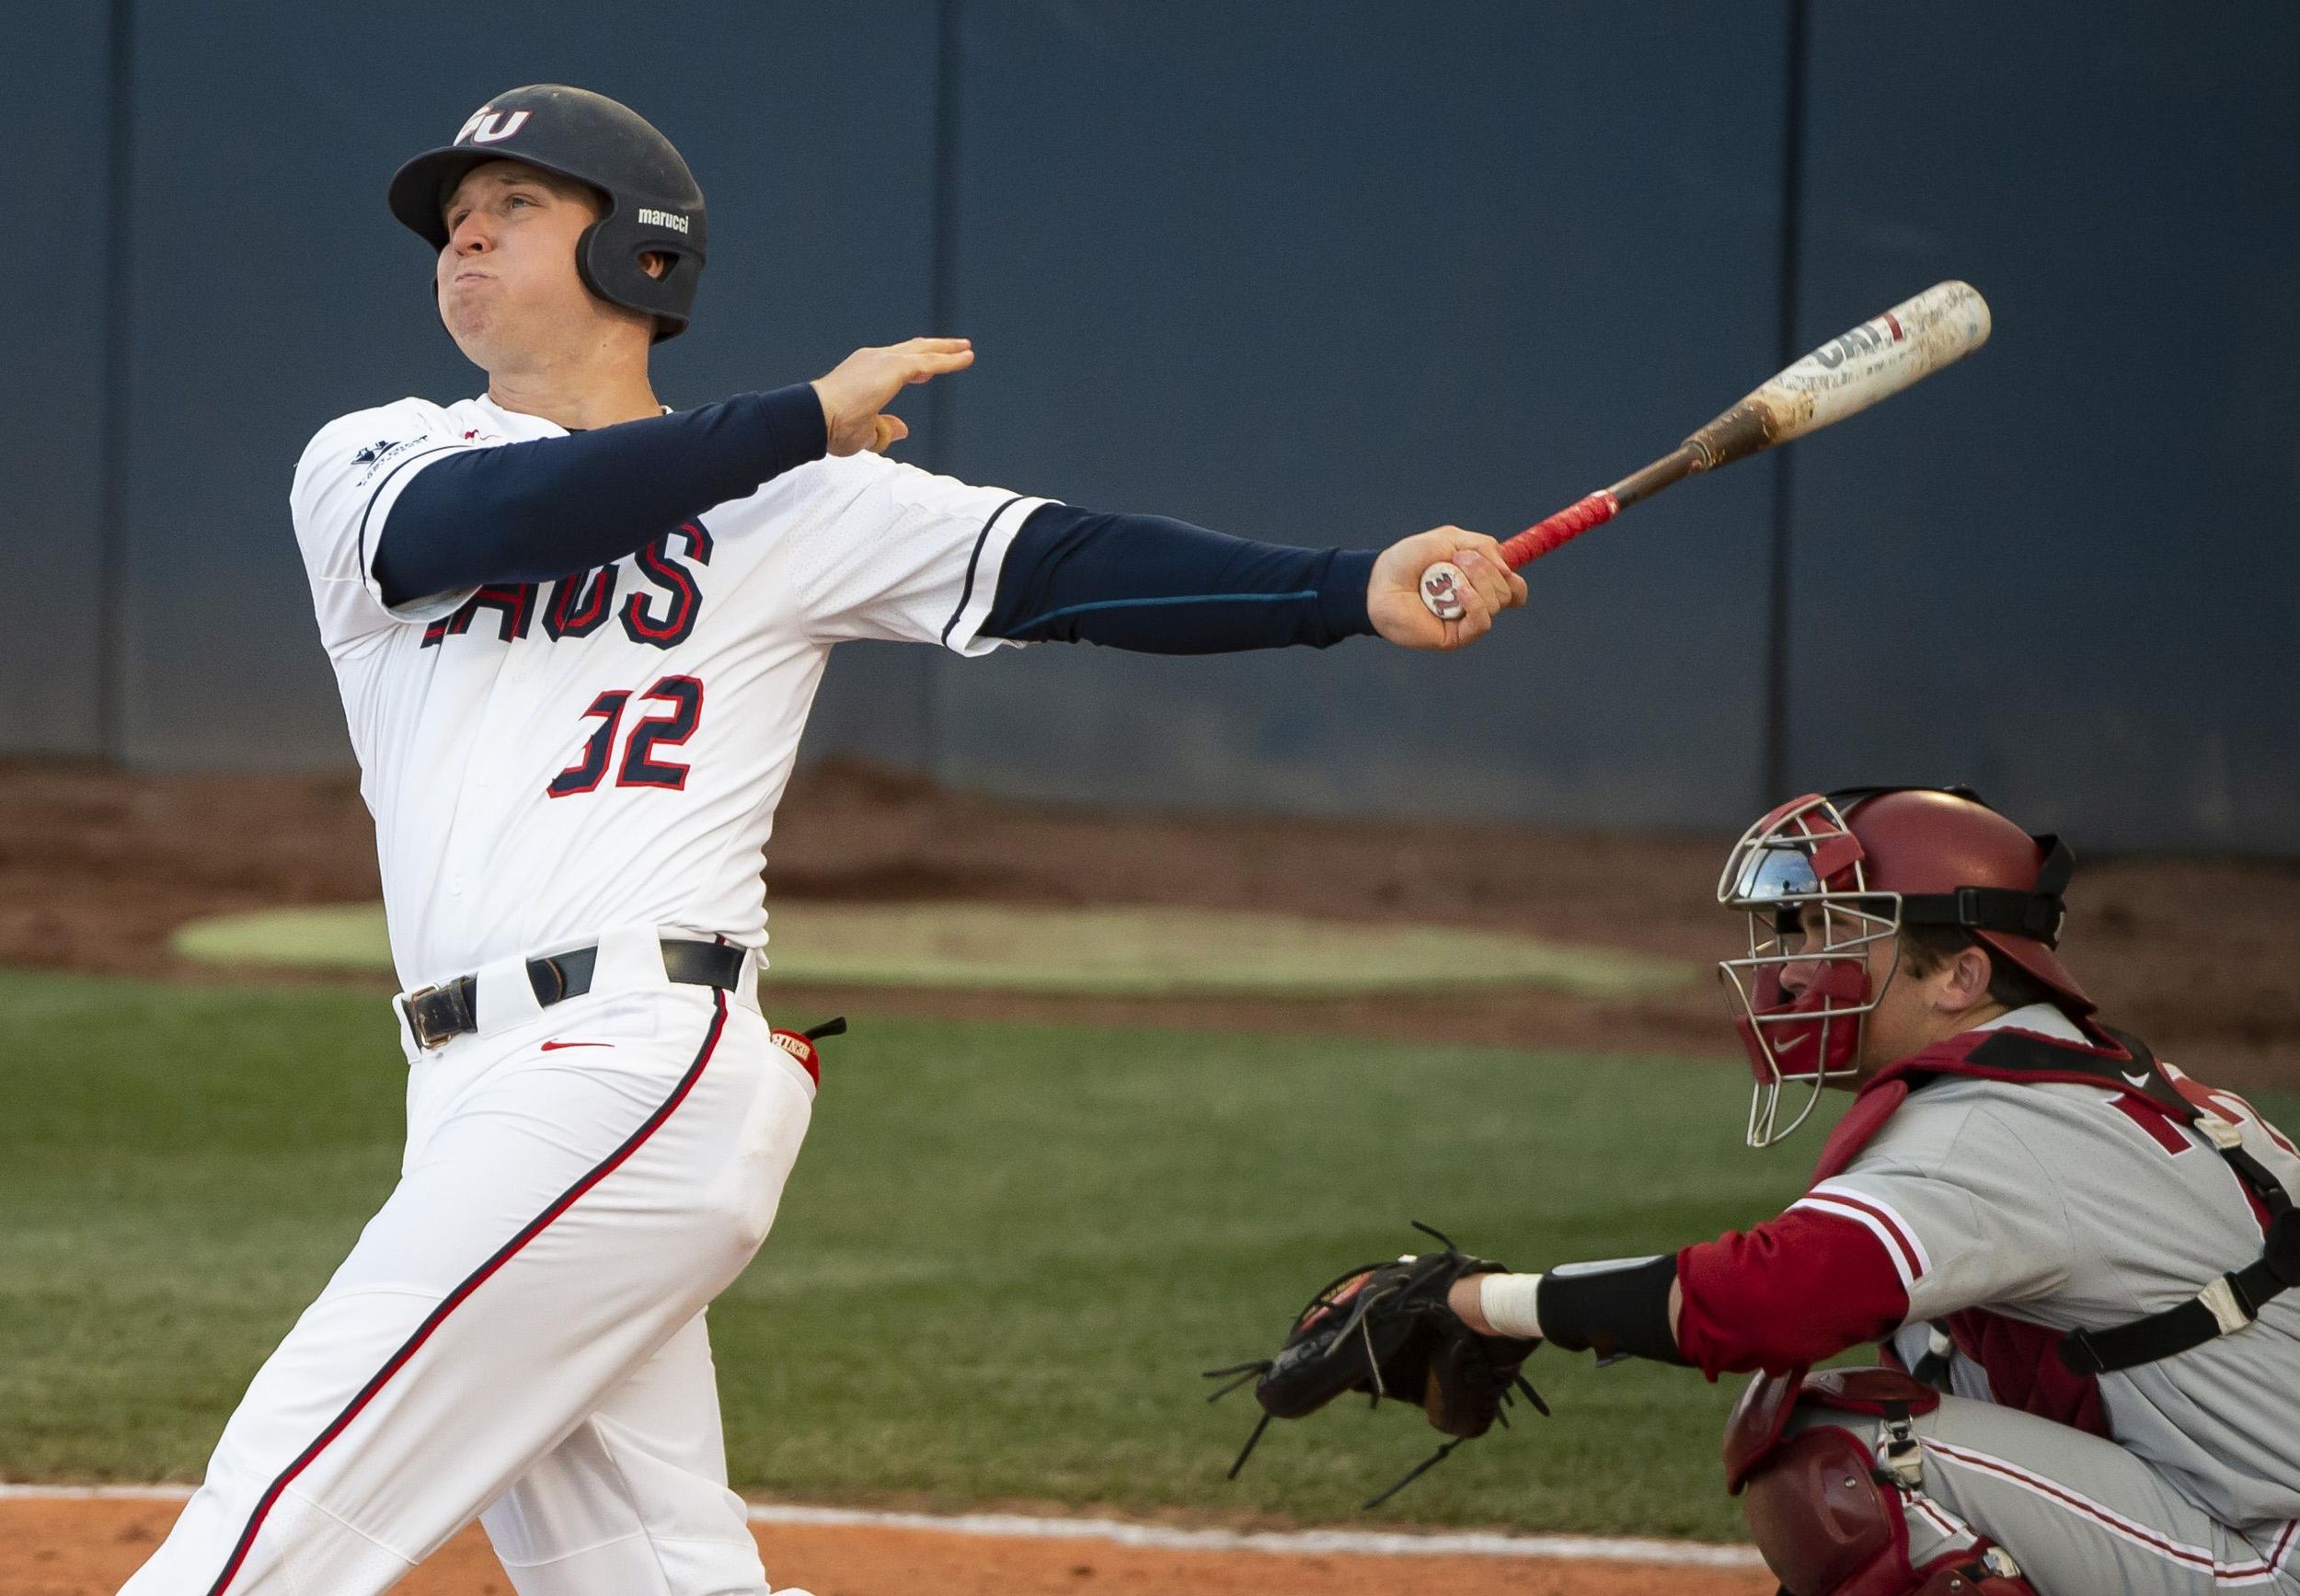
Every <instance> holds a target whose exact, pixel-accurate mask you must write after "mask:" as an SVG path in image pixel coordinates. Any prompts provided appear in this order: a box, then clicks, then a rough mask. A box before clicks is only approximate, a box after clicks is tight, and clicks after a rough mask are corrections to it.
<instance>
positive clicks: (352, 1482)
mask: <svg viewBox="0 0 2300 1596" xmlns="http://www.w3.org/2000/svg"><path fill="white" fill-rule="evenodd" d="M390 204H391V209H392V211H393V212H394V213H395V214H396V215H397V217H398V218H399V219H400V220H401V221H402V222H404V223H405V224H407V225H408V227H410V228H412V229H413V230H414V231H415V232H416V233H418V234H419V235H421V236H422V237H423V238H424V239H425V240H426V241H427V242H428V243H429V245H430V246H431V247H432V248H433V249H434V250H435V251H436V252H437V269H436V275H435V287H436V293H437V297H438V304H439V310H440V315H441V317H442V319H443V321H444V322H445V324H446V326H447V328H448V330H449V332H450V333H451V334H452V335H453V336H454V339H455V341H456V343H457V345H458V347H459V348H461V350H463V351H464V353H465V354H466V356H468V357H469V358H470V359H471V360H472V361H473V362H475V363H476V364H477V365H478V366H480V367H481V368H482V369H484V370H485V371H486V373H487V374H488V385H487V392H486V393H485V394H484V395H483V396H479V397H476V398H469V399H463V400H459V401H456V402H454V403H452V404H446V405H440V404H434V403H431V402H430V401H428V400H422V399H413V398H410V399H402V400H399V401H397V402H396V403H392V404H387V405H383V406H380V407H378V408H374V409H368V410H362V411H359V412H358V413H356V414H353V415H349V416H346V417H343V418H341V419H339V420H336V421H332V422H330V423H329V424H328V425H327V426H326V427H323V428H322V429H320V431H319V432H318V434H317V435H316V437H315V438H314V439H313V440H312V442H311V443H310V445H309V447H308V448H307V449H306V450H305V453H304V455H303V458H302V460H301V461H300V462H299V464H298V465H297V466H296V470H295V477H294V484H293V491H292V494H291V506H292V510H293V520H294V527H295V534H296V539H297V542H298V544H299V545H300V546H301V549H302V553H303V557H304V561H305V567H306V568H307V571H308V574H309V577H310V580H311V590H312V597H313V603H314V606H315V608H316V612H317V616H318V622H319V632H320V637H321V641H322V642H323V643H324V644H325V646H326V648H327V651H328V659H329V660H330V661H331V663H332V664H333V666H334V669H335V672H336V675H337V679H338V682H339V686H340V688H341V691H342V696H343V704H344V712H345V717H346V719H347V721H348V723H349V726H350V730H351V741H352V744H353V747H354V749H355V750H356V752H357V753H358V756H359V761H360V767H361V772H362V793H363V794H364V796H365V798H366V800H367V804H368V807H369V808H370V809H371V810H372V811H373V812H374V819H375V827H376V837H377V849H378V852H379V854H380V855H381V861H382V870H383V882H384V892H385V905H386V908H387V911H388V913H389V918H390V925H391V940H392V952H393V957H394V959H395V961H396V963H397V970H398V972H399V976H400V979H401V980H402V981H403V982H404V983H405V985H406V987H407V991H406V992H405V993H403V994H402V996H401V997H399V998H398V999H397V1002H396V1004H395V1012H396V1013H397V1017H398V1023H399V1027H400V1033H401V1039H402V1042H403V1044H404V1047H405V1050H406V1052H407V1056H408V1064H409V1073H408V1135H407V1153H406V1158H405V1162H404V1165H403V1170H402V1177H401V1180H400V1182H399V1184H398V1186H397V1188H396V1189H395V1190H394V1191H393V1193H392V1195H391V1197H390V1199H389V1200H387V1201H386V1202H385V1205H384V1207H383V1209H382V1210H381V1211H379V1212H378V1213H377V1214H376V1215H375V1217H374V1220H373V1221H372V1222H371V1223H369V1224H368V1226H367V1227H366V1229H365V1231H364V1232H363V1233H362V1234H361V1236H360V1239H359V1241H358V1243H357V1245H356V1246H354V1247H353V1249H352V1251H351V1256H350V1257H347V1258H346V1259H345V1260H344V1262H343V1265H342V1267H341V1268H340V1269H338V1270H337V1272H336V1274H335V1276H334V1278H333V1279H332V1280H330V1281H329V1282H328V1286H327V1288H326V1290H325V1291H324V1292H322V1293H321V1294H320V1296H319V1298H318V1300H317V1301H316V1302H315V1303H313V1304H312V1305H311V1307H310V1308H309V1309H308V1310H307V1311H306V1312H305V1314H304V1315H303V1317H302V1318H301V1319H300V1320H299V1321H298V1322H297V1323H296V1325H295V1326H294V1328H293V1330H292V1331H291V1332H290V1333H289V1335H288V1337H287V1338H286V1339H285V1341H283V1342H282V1344H281V1346H280V1348H279V1349H278V1351H277V1352H275V1353H274V1354H273V1355H272V1357H271V1358H270V1360H269V1361H267V1362H266V1363H265V1364H264V1366H263V1368H262V1369H261V1371H260V1372H259V1373H258V1374H257V1376H256V1378H255V1380H254V1383H253V1384H251V1385H250V1387H249V1388H248V1391H247V1395H246V1397H245V1398H244V1399H243V1401H242V1402H241V1404H240V1407H239V1408H238V1410H237V1411H236V1413H235V1414H234V1415H233V1417H232V1418H231V1420H230V1423H229V1424H228V1426H227V1427H226V1428H225V1430H224V1436H223V1438H222V1440H221V1441H220V1442H219V1444H218V1445H217V1448H216V1451H215V1453H214V1456H213V1459H212V1460H211V1461H210V1464H209V1467H208V1472H207V1475H206V1478H205V1481H204V1483H203V1484H202V1485H201V1487H200V1489H199V1491H198V1492H197V1494H196V1495H195V1496H194V1497H193V1498H192V1499H191V1501H190V1504H189V1505H188V1506H187V1507H186V1509H185V1510H184V1512H183V1515H182V1517H181V1519H180V1520H179V1521H178V1523H177V1525H176V1527H175V1529H174V1531H173V1533H171V1534H170V1535H169V1536H168V1538H167V1542H166V1543H165V1544H163V1545H162V1546H161V1547H160V1548H159V1550H158V1551H157V1552H156V1553H155V1555H154V1556H153V1557H152V1559H151V1560H150V1562H149V1563H147V1564H146V1565H145V1567H144V1568H143V1570H142V1571H141V1572H139V1573H138V1574H137V1575H136V1576H135V1578H134V1579H132V1580H131V1581H130V1582H129V1584H128V1585H127V1587H126V1590H127V1591H129V1592H132V1596H201V1593H204V1596H224V1593H226V1592H229V1593H231V1596H270V1593H272V1592H279V1593H282V1596H286V1593H289V1592H294V1593H298V1596H362V1593H366V1592H374V1591H380V1590H385V1588H386V1587H388V1586H390V1585H391V1584H392V1583H393V1582H394V1581H396V1580H397V1579H399V1577H400V1576H401V1575H403V1574H405V1573H406V1572H407V1570H408V1568H409V1567H411V1566H413V1565H414V1564H415V1563H417V1562H418V1561H420V1559H421V1558H423V1557H424V1556H427V1555H428V1554H429V1553H431V1551H432V1549H433V1548H435V1547H437V1546H438V1545H439V1544H441V1543H442V1542H443V1541H444V1540H445V1539H446V1538H447V1537H448V1536H449V1535H451V1534H452V1533H454V1532H455V1531H456V1530H457V1529H459V1528H460V1527H461V1526H462V1525H464V1524H466V1523H467V1522H468V1521H470V1520H471V1519H472V1518H473V1517H474V1516H475V1515H477V1516H478V1517H479V1518H480V1519H481V1520H482V1521H483V1522H484V1523H485V1525H486V1527H487V1531H488V1533H489V1536H490V1538H491V1539H492V1541H493V1543H494V1544H495V1547H496V1549H497V1551H498V1552H499V1553H500V1556H501V1558H502V1561H503V1563H504V1566H505V1567H506V1568H507V1569H508V1570H509V1572H510V1575H511V1578H512V1581H513V1583H514V1584H515V1585H516V1586H517V1588H518V1589H519V1590H520V1591H521V1592H523V1596H650V1593H656V1596H738V1593H739V1596H753V1593H756V1592H763V1591H765V1590H766V1589H767V1585H766V1581H765V1575H764V1573H763V1571H762V1569H761V1567H760V1564H759V1559H758V1556H757V1554H756V1551H755V1548H754V1545H753V1542H752V1539H751V1536H750V1534H749V1533H748V1530H747V1527H746V1525H745V1521H744V1517H743V1510H742V1502H741V1501H740V1500H739V1499H738V1498H735V1497H734V1496H733V1495H731V1494H730V1492H729V1490H728V1489H727V1486H726V1477H725V1465H724V1460H723V1453H722V1449H721V1445H720V1438H719V1407H718V1398H717V1393H716V1388H715V1385H714V1382H713V1376H712V1369H711V1357H710V1349H709V1344H708V1341H707V1337H706V1333H705V1326H704V1309H705V1307H706V1305H707V1303H709V1302H710V1301H711V1299H712V1298H713V1297H714V1296H716V1295H717V1294H718V1293H719V1292H720V1291H721V1290H722V1289H723V1288H725V1287H726V1286H727V1284H728V1283H729V1282H730V1281H731V1280H733V1279H734V1278H735V1276H736V1275H737V1273H738V1272H739V1271H741V1269H742V1268H743V1266H744V1265H745V1264H746V1263H748V1262H749V1261H750V1258H751V1257H752V1255H753V1252H754V1251H755V1250H756V1249H757V1247H758V1246H759V1244H760V1242H761V1240H762V1239H763V1238H764V1237H765V1234H766V1232H767V1228H768V1226H769V1224H770V1223H772V1221H773V1219H774V1216H775V1211H776V1203H777V1200H778V1198H779V1196H780V1193H781V1191H782V1188H783V1183H784V1179H785V1177H786V1176H787V1175H788V1173H789V1170H790V1168H791V1165H792V1161H793V1159H794V1158H795V1157H796V1156H797V1154H798V1151H799V1142H800V1140H801V1139H802V1137H803V1136H804V1134H805V1132H806V1128H807V1122H808V1117H809V1114H810V1111H811V1102H812V1099H813V1097H814V1093H815V1089H816V1085H817V1074H818V1072H817V1069H816V1062H815V1059H814V1056H813V1051H812V1049H811V1046H810V1045H809V1043H808V1042H807V1041H806V1040H805V1039H803V1038H800V1037H797V1036H793V1035H791V1034H789V1033H788V1032H771V1031H770V1028H769V1027H768V1025H767V1022H766V1021H765V1019H764V1018H763V1017H762V1016H761V1014H760V1011H759V1006H758V1000H757V997H756V994H755V982H754V978H755V976H756V973H757V970H758V969H759V968H760V966H761V964H762V962H763V959H762V954H763V950H764V948H765V942H766V921H765V904H764V890H763V887H762V883H761V878H760V872H761V867H762V863H763V850H764V848H765V844H766V841H767V838H768V834H769V832H770V829H771V827H772V822H773V818H774V812H775V805H776V798H778V797H779V795H780V794H781V792H782V790H783V787H784V784H785V782H786V780H787V779H788V776H789V774H790V770H791V764H792V760H793V757H794V754H795V752H796V750H797V748H798V744H799V732H800V729H802V727H803V726H804V724H805V721H806V715H807V708H808V705H809V703H810V702H811V700H812V698H813V696H814V692H815V688H816V685H817V683H819V682H820V681H821V680H822V670H823V665H824V662H825V660H827V659H828V657H829V654H830V651H831V649H832V647H833V646H834V645H835V644H837V643H839V642H842V641H845V640H846V639H848V638H857V637H875V638H891V639H901V640H906V641H913V642H921V643H936V644H939V645H941V646H942V647H944V648H947V649H951V650H953V651H954V652H956V653H959V654H961V655H967V656H975V655H981V654H984V653H987V652H989V651H990V650H992V649H996V648H999V647H1001V646H1006V645H1014V644H1019V643H1024V642H1030V641H1040V640H1064V641H1076V640H1084V641H1089V642H1097V643H1102V644H1106V645H1111V646H1116V647H1121V648H1130V649H1145V650H1156V651H1167V652H1207V651H1216V650H1229V649H1252V648H1265V647H1274V646H1280V645H1288V644H1305V645H1311V646H1325V645H1328V644H1332V643H1335V642H1338V641H1340V639H1342V638H1344V637H1351V636H1355V635H1359V634H1368V633H1371V634H1378V635H1380V636H1382V637H1387V638H1389V639H1390V640H1391V641H1393V642H1397V643H1399V644H1403V645H1405V646H1408V647H1411V648H1422V649H1449V648H1454V647H1457V646H1459V645H1461V644H1463V643H1465V642H1467V641H1469V640H1470V639H1472V638H1474V637H1478V635H1479V634H1481V633H1482V632H1484V631H1485V630H1486V629H1488V628H1489V626H1491V625H1492V622H1493V618H1494V616H1495V614H1497V613H1498V612H1499V611H1501V610H1502V609H1504V608H1507V607H1510V606H1512V605H1514V604H1518V603H1523V602H1524V591H1525V589H1524V582H1523V581H1522V580H1519V579H1518V578H1516V577H1515V576H1513V575H1512V574H1511V573H1510V572H1509V571H1508V570H1507V569H1506V568H1504V567H1503V566H1502V564H1501V562H1500V561H1499V560H1498V559H1497V558H1495V557H1493V543H1492V540H1491V539H1489V538H1486V537H1483V536H1479V535H1478V534H1471V533H1466V532H1463V531H1461V530H1460V529H1458V528H1453V527H1445V528H1440V529H1438V530H1436V531H1433V532H1427V533H1422V534H1419V535H1417V536H1412V537H1408V538H1405V539H1403V540H1402V541H1400V542H1397V543H1396V544H1394V545H1391V546H1390V547H1389V548H1387V549H1386V550H1384V551H1381V552H1379V553H1374V552H1364V553H1360V552H1356V551H1347V550H1338V549H1297V548H1286V547H1279V546H1274V545H1263V544H1255V543H1248V542H1244V541H1241V540H1238V539H1236V538H1230V537H1225V536H1222V535H1220V534H1214V533H1211V532H1207V531H1204V530H1202V529H1201V528H1197V527H1192V526H1188V525H1185V524H1183V523H1180V522H1172V521H1167V520H1163V519H1161V518H1157V517H1151V516H1137V515H1116V514H1107V513H1098V512H1093V511H1083V510H1078V509H1074V508H1071V507H1068V506H1065V505H1061V504H1057V503H1054V502H1052V500H1049V499H1043V498H1038V497H1033V496H1030V495H1027V494H1018V493H1009V492H1006V491H1005V490H1002V489H996V488H976V487H970V486H968V485H966V484H964V483H960V482H955V481H952V480H949V479H948V478H945V477H935V476H930V475H927V474H926V473H925V472H922V471H918V470H914V469H913V468H911V467H909V466H905V465H897V464H894V463H892V462H890V461H888V460H886V459H884V458H881V457H880V454H878V453H877V451H880V450H881V449H883V448H884V447H886V446H887V445H888V444H890V443H891V442H894V441H895V440H897V439H900V438H902V437H903V435H904V432H905V429H904V427H903V423H902V422H901V421H899V420H898V419H895V418H894V417H892V416H890V415H888V414H886V413H885V407H886V406H887V405H888V404H889V403H890V402H891V400H892V398H893V397H894V396H895V395H896V394H898V393H899V392H900V391H901V390H902V388H903V386H904V385H907V384H914V383H923V382H926V381H928V380H930V379H932V378H935V377H937V376H940V375H944V374H947V373H952V372H956V371H959V370H960V369H962V368H963V367H965V366H966V365H967V364H968V363H969V362H971V361H972V350H971V349H970V348H969V347H968V345H967V343H966V341H965V340H963V339H913V340H912V341H910V342H908V343H905V344H902V345H898V346H896V347H893V348H891V349H872V350H861V351H859V352H857V354H856V355H854V356H853V357H852V358H851V359H849V360H847V361H846V362H844V363H843V364H841V365H840V366H839V367H838V368H837V369H836V370H834V371H833V372H832V373H830V374H829V375H827V376H825V377H823V378H822V379H821V380H819V381H817V382H815V383H812V384H801V385H797V386H793V387H787V388H781V389H776V390H773V391H770V392H765V393H755V394H743V395H738V396H734V397H732V398H729V399H726V400H724V401H721V402H719V403H718V404H712V405H707V406H704V407H702V408H699V409H696V410H692V411H685V412H679V413H669V412H666V411H664V409H663V408H662V407H661V405H660V404H658V403H657V401H656V399H655V396H654V394H653V391H652V389H651V388H650V384H649V376H648V362H649V350H650V346H651V345H652V344H653V343H654V342H656V341H659V340H660V339H665V338H669V337H672V336H674V335H675V334H677V333H678V332H680V331H681V330H682V329H683V328H684V327H685V326H686V324H687V319H688V314H689V310H690V308H691V305H692V303H693V299H694V294H695V288H696V277H697V274H698V273H699V272H700V271H701V270H702V267H703V262H704V251H705V226H704V208H703V201H702V195H701V193H700V191H699V190H698V189H696V184H695V181H694V178H692V177H691V176H690V174H689V172H688V169H687V167H686V165H685V163H684V161H683V160H682V159H681V158H680V156H679V155H678V153H677V151H675V150H674V149H673V147H672V146H671V144H669V143H668V142H667V141H666V140H665V139H664V138H663V137H662V135H661V134H660V133H659V132H656V130H655V129H654V128H653V127H651V126H650V125H649V124H648V123H647V122H646V121H642V120H641V119H640V118H639V117H638V116H637V115H635V114H634V113H633V112H631V111H630V110H628V109H626V108H624V107H622V106H620V105H617V104H616V103H615V102H614V101H612V100H608V99H605V98H601V97H599V96H597V95H592V94H589V93H586V92H584V91H582V90H579V89H572V88H567V87H561V86H547V85H546V86H535V87H529V88H523V89H519V90H515V91H513V92H512V93H510V94H506V95H502V96H500V97H498V98H495V99H493V100H491V101H489V104H488V105H486V106H485V107H483V108H481V109H479V110H478V111H477V112H476V113H475V114H474V115H473V116H472V117H471V118H470V119H469V121H466V123H465V124H464V125H463V127H462V129H461V130H460V132H458V133H457V134H456V136H455V137H454V140H453V141H452V142H451V143H450V144H448V145H446V146H444V147H443V148H440V149H436V150H432V151H431V152H430V153H428V154H425V155H420V156H418V157H417V158H416V159H415V160H413V161H411V162H409V163H408V165H407V166H405V167H403V168H402V169H401V170H400V171H399V173H398V174H397V177H396V178H394V179H393V181H392V184H391V189H390ZM1439 560H1451V561H1453V562H1454V563H1455V565H1457V566H1460V567H1462V568H1463V569H1464V570H1465V571H1466V573H1467V575H1468V578H1469V583H1468V589H1467V591H1466V614H1464V615H1463V617H1462V618H1461V619H1460V620H1458V621H1440V620H1437V619H1436V618H1434V617H1432V615H1431V614H1429V613H1428V611H1427V610H1426V609H1425V608H1424V607H1423V605H1422V603H1420V599H1419V598H1418V596H1417V594H1416V588H1415V583H1416V580H1417V578H1418V577H1419V575H1420V571H1421V569H1422V568H1423V567H1424V566H1427V565H1430V564H1432V563H1433V562H1435V561H1439Z"/></svg>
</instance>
